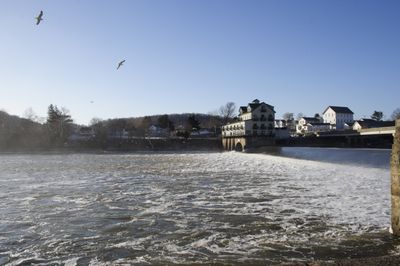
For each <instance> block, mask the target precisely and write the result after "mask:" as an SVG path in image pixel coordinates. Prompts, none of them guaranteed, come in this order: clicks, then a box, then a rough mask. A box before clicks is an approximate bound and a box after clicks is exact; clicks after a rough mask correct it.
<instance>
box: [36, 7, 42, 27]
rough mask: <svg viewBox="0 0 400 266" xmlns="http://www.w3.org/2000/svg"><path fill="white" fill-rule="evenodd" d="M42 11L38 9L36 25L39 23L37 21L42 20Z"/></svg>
mask: <svg viewBox="0 0 400 266" xmlns="http://www.w3.org/2000/svg"><path fill="white" fill-rule="evenodd" d="M42 17H43V11H42V10H40V14H39V16H37V17H36V25H39V23H40V21H42V20H43V18H42Z"/></svg>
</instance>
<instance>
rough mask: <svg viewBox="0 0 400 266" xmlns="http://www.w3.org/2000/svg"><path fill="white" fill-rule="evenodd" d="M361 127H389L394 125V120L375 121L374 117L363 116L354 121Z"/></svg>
mask: <svg viewBox="0 0 400 266" xmlns="http://www.w3.org/2000/svg"><path fill="white" fill-rule="evenodd" d="M356 123H358V124H359V125H360V126H361V128H374V127H391V126H394V124H395V122H394V121H376V120H374V119H368V118H363V119H361V120H358V121H356Z"/></svg>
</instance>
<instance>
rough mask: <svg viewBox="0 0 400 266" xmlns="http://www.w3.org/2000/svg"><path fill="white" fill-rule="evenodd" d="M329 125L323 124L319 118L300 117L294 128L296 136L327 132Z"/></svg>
mask: <svg viewBox="0 0 400 266" xmlns="http://www.w3.org/2000/svg"><path fill="white" fill-rule="evenodd" d="M330 129H331V124H329V123H323V122H322V118H320V117H302V118H300V119H299V121H298V123H297V126H296V133H297V134H307V133H314V132H322V131H329V130H330Z"/></svg>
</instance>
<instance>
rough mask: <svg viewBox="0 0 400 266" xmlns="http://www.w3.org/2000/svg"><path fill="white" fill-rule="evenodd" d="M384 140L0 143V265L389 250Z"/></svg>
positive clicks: (254, 259) (233, 260)
mask: <svg viewBox="0 0 400 266" xmlns="http://www.w3.org/2000/svg"><path fill="white" fill-rule="evenodd" d="M389 157H390V150H341V149H307V148H303V149H302V148H284V149H283V150H282V152H281V153H280V154H279V155H268V154H245V153H237V152H224V153H195V152H194V153H136V154H135V153H134V154H69V155H18V154H17V155H15V154H14V155H6V154H3V155H0V265H4V264H5V265H30V264H36V265H118V264H121V265H122V264H125V265H127V264H128V265H129V264H130V265H165V264H184V265H187V264H193V265H201V264H207V265H209V264H232V265H265V264H267V265H269V264H278V263H282V262H290V261H309V260H314V259H320V260H330V259H336V258H357V257H367V256H379V255H386V254H391V253H397V252H398V251H397V244H398V243H395V242H394V241H395V240H393V239H392V237H391V236H390V234H389V232H388V228H389V225H390V171H389Z"/></svg>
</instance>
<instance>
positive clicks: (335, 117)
mask: <svg viewBox="0 0 400 266" xmlns="http://www.w3.org/2000/svg"><path fill="white" fill-rule="evenodd" d="M322 115H323V118H324V123H329V124H331V125H332V127H334V128H335V129H336V130H343V129H345V126H344V125H345V123H352V122H353V121H354V119H353V115H354V113H353V112H352V111H351V110H350V109H349V108H348V107H341V106H328V107H327V108H326V109H325V111H324V112H323V113H322Z"/></svg>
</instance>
